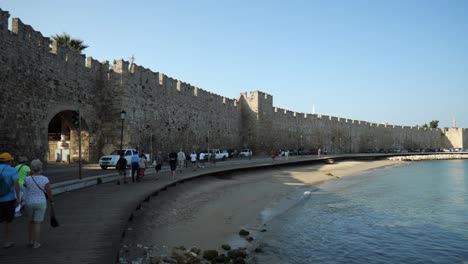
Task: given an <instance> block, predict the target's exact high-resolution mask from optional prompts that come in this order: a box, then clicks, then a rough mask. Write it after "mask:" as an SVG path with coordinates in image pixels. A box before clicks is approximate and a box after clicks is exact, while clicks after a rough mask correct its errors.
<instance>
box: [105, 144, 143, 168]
mask: <svg viewBox="0 0 468 264" xmlns="http://www.w3.org/2000/svg"><path fill="white" fill-rule="evenodd" d="M122 151H123V152H124V155H125V159H126V160H127V166H128V167H130V165H131V159H132V155H133V154H138V151H137V150H136V149H123V150H122ZM120 153H121V150H119V149H116V150H114V151H112V153H111V154H109V155H105V156H102V157H101V158H100V159H99V166H101V169H103V170H105V169H107V168H109V167H115V166H116V165H117V161H119V158H120ZM145 156H146V159H147V160H150V156H149V154H145Z"/></svg>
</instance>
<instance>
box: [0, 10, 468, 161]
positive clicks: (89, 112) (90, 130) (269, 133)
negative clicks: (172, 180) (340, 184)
mask: <svg viewBox="0 0 468 264" xmlns="http://www.w3.org/2000/svg"><path fill="white" fill-rule="evenodd" d="M8 18H9V13H8V12H6V11H2V10H1V9H0V47H1V49H0V62H1V63H0V88H1V89H0V92H1V94H2V99H3V103H2V104H0V111H1V112H2V114H3V118H2V119H1V120H0V150H1V151H3V150H8V151H11V152H13V153H16V154H18V155H19V154H22V155H27V156H30V157H45V156H47V153H48V152H49V151H50V149H49V147H48V145H50V142H48V127H49V124H50V123H51V120H52V119H53V118H54V117H57V116H59V117H60V118H61V119H62V120H63V124H62V126H63V127H64V130H66V129H69V130H70V137H71V140H70V152H71V155H72V156H76V155H77V153H78V143H77V142H78V127H77V126H76V125H73V124H72V122H71V116H70V115H71V113H72V111H76V110H78V109H79V111H80V113H81V117H82V122H81V130H80V131H81V142H82V144H81V146H82V154H83V157H84V160H87V161H91V162H96V161H97V159H98V158H99V156H100V155H102V154H108V153H109V152H110V151H112V150H113V149H117V148H119V146H120V127H121V121H120V119H119V116H120V112H121V111H122V110H125V111H126V112H127V115H126V119H125V121H124V126H123V128H124V129H123V131H124V133H123V135H124V139H123V145H124V148H127V147H128V148H134V147H139V148H140V149H145V150H146V151H152V152H153V153H154V152H156V151H162V152H163V153H165V154H166V153H167V152H169V151H173V150H178V149H179V148H182V149H183V150H184V151H186V152H189V151H191V150H195V151H200V150H204V149H208V148H236V149H239V148H252V149H253V150H254V152H255V153H262V152H263V153H268V152H269V151H270V150H271V149H280V148H298V147H300V146H304V147H309V148H322V149H323V150H326V151H328V152H334V153H340V152H360V151H363V150H366V149H371V148H439V147H467V146H468V144H467V143H468V142H467V141H468V131H467V130H466V129H452V128H451V129H422V128H417V127H401V126H390V125H381V124H373V123H369V122H365V121H356V120H349V119H343V118H337V117H330V116H324V115H311V114H304V113H295V112H291V111H289V110H285V109H281V108H276V107H273V97H272V96H271V95H268V94H266V93H263V92H259V91H254V92H250V93H242V94H241V95H240V96H239V98H237V99H229V98H226V97H223V96H220V95H217V94H214V93H211V92H208V91H205V90H202V89H200V88H198V87H194V86H192V85H190V84H189V83H185V82H182V81H179V80H176V79H173V78H171V77H169V76H167V75H165V74H162V73H158V72H152V71H151V70H149V69H146V68H144V67H142V66H138V65H136V64H133V63H132V64H130V63H129V62H127V61H124V60H118V61H114V62H113V64H112V65H111V66H110V65H109V62H107V61H104V62H99V61H97V60H95V59H93V58H92V57H87V58H86V57H85V55H82V54H79V53H78V52H76V51H74V50H71V49H69V48H67V47H63V46H60V45H57V44H56V43H54V42H51V41H50V39H49V38H46V37H43V36H42V34H41V33H40V32H37V31H35V30H34V29H33V28H32V27H31V26H28V25H25V24H23V23H22V22H21V20H20V19H18V18H13V20H12V29H11V31H10V30H9V29H8ZM459 145H460V146H459Z"/></svg>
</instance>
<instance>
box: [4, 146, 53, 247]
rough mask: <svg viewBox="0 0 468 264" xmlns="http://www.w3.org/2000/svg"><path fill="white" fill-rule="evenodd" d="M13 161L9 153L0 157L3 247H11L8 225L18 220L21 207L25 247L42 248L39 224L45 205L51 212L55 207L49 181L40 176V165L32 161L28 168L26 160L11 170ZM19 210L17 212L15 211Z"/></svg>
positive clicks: (43, 215) (42, 219)
mask: <svg viewBox="0 0 468 264" xmlns="http://www.w3.org/2000/svg"><path fill="white" fill-rule="evenodd" d="M13 161H14V157H13V156H12V155H11V154H10V153H8V152H3V153H1V154H0V223H2V222H4V223H5V228H4V236H3V238H4V241H3V247H4V248H10V247H13V246H14V243H13V242H12V241H11V238H12V234H11V223H12V222H13V220H14V218H15V212H16V217H19V216H21V212H19V209H20V208H22V207H23V206H24V208H25V209H26V210H23V211H22V212H26V216H25V217H28V218H29V225H28V231H29V232H28V235H29V237H28V246H30V247H32V248H39V247H41V243H40V232H41V223H42V222H43V221H44V217H45V213H46V210H47V201H48V202H49V204H50V206H51V208H52V207H53V205H54V200H53V197H52V192H51V189H50V183H49V179H48V178H47V177H46V176H44V175H42V169H43V166H42V162H41V161H40V160H38V159H34V160H33V161H31V164H30V166H28V165H27V164H26V163H27V159H26V158H25V157H20V158H19V163H18V165H17V166H16V167H13V166H12V165H13ZM17 210H18V211H17Z"/></svg>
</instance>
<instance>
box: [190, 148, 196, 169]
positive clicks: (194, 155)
mask: <svg viewBox="0 0 468 264" xmlns="http://www.w3.org/2000/svg"><path fill="white" fill-rule="evenodd" d="M190 161H191V162H192V167H193V170H194V171H196V170H197V153H195V151H192V154H190Z"/></svg>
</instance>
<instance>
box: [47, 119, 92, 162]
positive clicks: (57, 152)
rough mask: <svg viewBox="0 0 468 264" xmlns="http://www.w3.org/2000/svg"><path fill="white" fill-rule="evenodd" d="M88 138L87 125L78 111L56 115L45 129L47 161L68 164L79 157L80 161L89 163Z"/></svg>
mask: <svg viewBox="0 0 468 264" xmlns="http://www.w3.org/2000/svg"><path fill="white" fill-rule="evenodd" d="M80 132H81V133H80ZM89 138H90V133H89V129H88V125H87V124H86V121H85V119H84V118H82V117H81V115H80V113H79V112H78V111H74V110H65V111H61V112H59V113H57V114H56V115H54V117H53V118H52V119H51V120H50V122H49V125H48V128H47V139H48V151H47V160H48V161H57V162H67V163H68V162H77V161H79V158H80V157H81V160H82V161H84V162H89V161H90V140H89ZM80 141H81V144H80Z"/></svg>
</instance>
